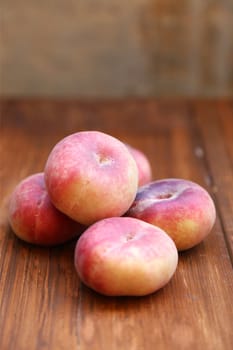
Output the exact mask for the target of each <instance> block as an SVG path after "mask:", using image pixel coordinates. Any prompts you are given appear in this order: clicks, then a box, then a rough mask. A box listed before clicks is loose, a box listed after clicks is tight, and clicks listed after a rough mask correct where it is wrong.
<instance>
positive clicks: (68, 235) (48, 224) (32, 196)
mask: <svg viewBox="0 0 233 350" xmlns="http://www.w3.org/2000/svg"><path fill="white" fill-rule="evenodd" d="M9 222H10V225H11V227H12V229H13V231H14V232H15V234H16V235H17V236H18V237H19V238H21V239H22V240H24V241H27V242H30V243H33V244H38V245H46V246H49V245H56V244H60V243H64V242H66V241H68V240H70V239H72V238H73V237H77V236H79V235H80V234H81V232H82V231H83V230H84V227H83V226H82V225H80V224H78V223H77V222H75V221H73V220H71V219H70V218H68V217H67V216H66V215H64V214H63V213H61V212H60V211H58V210H57V209H56V208H55V207H54V206H53V205H52V203H51V201H50V199H49V196H48V193H47V190H46V188H45V183H44V174H43V173H37V174H34V175H31V176H29V177H27V178H26V179H24V180H23V181H21V182H20V183H19V184H18V185H17V186H16V188H15V190H14V191H13V193H12V194H11V197H10V201H9Z"/></svg>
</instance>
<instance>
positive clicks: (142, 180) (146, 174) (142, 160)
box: [126, 144, 152, 187]
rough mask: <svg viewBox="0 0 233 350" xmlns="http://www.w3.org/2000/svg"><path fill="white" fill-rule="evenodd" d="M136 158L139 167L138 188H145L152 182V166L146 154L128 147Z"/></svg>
mask: <svg viewBox="0 0 233 350" xmlns="http://www.w3.org/2000/svg"><path fill="white" fill-rule="evenodd" d="M126 146H127V147H128V149H129V151H130V153H131V154H132V156H133V157H134V160H135V162H136V164H137V167H138V186H139V187H140V186H143V185H145V184H147V183H149V182H151V180H152V169H151V164H150V161H149V159H148V158H147V156H146V155H145V153H143V152H142V151H141V150H139V149H137V148H134V147H132V146H130V145H128V144H127V145H126Z"/></svg>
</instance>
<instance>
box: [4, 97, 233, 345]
mask: <svg viewBox="0 0 233 350" xmlns="http://www.w3.org/2000/svg"><path fill="white" fill-rule="evenodd" d="M219 106H220V107H219V108H220V112H218V113H221V105H219ZM215 108H216V104H214V103H213V102H208V103H207V102H206V103H196V102H186V101H184V102H182V101H181V100H180V101H174V100H173V101H172V100H171V101H169V100H166V101H165V100H162V101H153V100H150V101H146V100H144V101H134V100H129V101H128V102H127V101H118V102H114V101H111V102H109V101H105V102H102V103H101V102H100V101H98V102H93V103H90V102H80V103H79V102H76V101H67V102H51V101H49V100H48V101H31V102H29V101H26V100H25V101H12V102H7V103H4V105H3V108H2V111H3V112H4V113H2V116H3V123H2V130H1V139H0V145H1V149H2V153H1V164H2V165H3V166H2V167H1V184H2V188H1V192H2V198H3V201H2V202H1V211H0V212H1V215H0V220H1V221H0V224H1V226H0V230H1V233H0V253H1V255H0V279H1V281H0V348H1V349H3V350H5V349H6V350H12V349H16V348H17V350H25V349H33V350H34V349H35V350H42V349H43V350H47V349H49V350H66V349H78V350H87V349H93V350H99V349H103V350H105V349H106V350H108V349H111V350H115V349H119V348H120V349H123V350H126V349H127V350H128V349H129V350H134V349H145V350H150V349H154V348H155V347H156V349H159V350H160V349H161V350H163V349H165V350H166V349H171V348H172V349H174V350H176V349H191V350H192V349H195V350H196V349H197V350H199V349H200V350H202V349H204V348H205V349H207V350H212V349H224V350H228V349H231V347H232V343H233V334H232V320H233V314H232V308H231V305H232V289H233V278H232V277H233V273H232V266H231V262H230V257H229V252H228V249H227V246H226V241H225V238H224V233H225V234H229V233H230V226H229V223H227V222H226V220H228V219H229V217H228V215H229V212H230V209H229V211H228V212H227V214H225V216H224V215H223V213H222V211H223V209H224V208H225V201H226V200H229V198H228V197H227V193H226V192H227V187H224V186H225V185H226V183H225V182H222V183H221V184H222V186H223V188H222V190H221V191H218V192H216V189H215V186H216V184H217V183H216V179H217V180H218V181H220V180H221V172H220V170H219V169H217V168H216V167H217V165H213V164H212V163H213V161H214V157H213V154H214V153H213V152H214V151H215V152H216V151H217V152H218V153H217V155H218V156H220V155H221V157H222V158H223V159H225V160H221V162H222V161H224V164H225V166H226V164H228V162H230V161H229V152H228V151H227V152H226V149H225V147H228V146H229V142H228V141H227V145H228V146H226V145H225V137H223V135H224V134H222V133H221V132H219V131H218V132H217V131H216V127H217V125H218V120H220V119H218V115H217V114H216V116H215V117H214V119H215V121H214V123H213V126H212V129H211V130H210V131H209V129H208V128H207V126H208V120H209V119H210V117H208V116H207V117H205V120H203V118H201V116H202V115H206V114H208V111H210V112H211V113H210V112H209V114H210V115H211V116H212V115H213V114H212V112H213V111H214V110H215ZM135 115H136V117H135ZM119 116H120V117H119ZM142 117H143V118H142ZM142 120H143V122H142ZM58 121H59V123H58ZM221 122H222V121H221ZM216 123H217V124H216ZM97 127H98V129H99V130H103V131H106V132H109V133H112V134H114V135H115V136H118V137H120V138H122V139H123V140H124V141H125V142H129V143H131V144H133V145H134V146H137V147H140V148H142V149H143V150H144V151H145V152H147V153H148V155H149V157H150V160H151V162H152V164H153V170H154V176H155V178H161V177H183V178H189V179H191V180H193V181H196V182H198V183H200V184H201V185H202V186H204V187H205V188H206V189H207V190H208V191H209V192H210V194H211V195H213V197H214V199H215V200H216V204H217V208H218V214H219V215H218V218H217V221H216V225H215V227H214V229H213V232H212V233H211V234H210V235H209V236H208V237H207V238H206V239H205V240H204V242H202V243H201V244H200V245H198V246H197V247H195V248H193V249H191V250H189V251H187V252H183V253H181V254H180V256H179V265H178V269H177V271H176V273H175V276H174V278H173V279H172V280H171V282H170V283H169V284H168V285H167V286H166V287H165V288H163V289H162V290H160V291H158V292H157V293H154V294H152V295H150V296H146V297H141V298H135V297H134V298H130V297H127V298H123V297H122V298H110V297H104V296H101V295H98V294H97V293H95V292H93V291H91V290H90V289H88V288H87V287H85V286H83V285H82V284H81V283H80V282H79V279H78V277H77V275H76V273H75V270H74V266H73V252H74V246H75V241H74V242H71V243H68V244H65V245H64V246H61V247H56V248H50V249H47V248H40V247H33V246H31V245H29V244H26V243H23V242H21V241H20V240H18V239H17V238H16V237H15V236H14V235H13V233H12V231H11V230H10V229H9V226H8V223H7V217H6V215H7V201H8V196H9V194H10V192H11V191H12V189H13V188H14V186H15V185H16V183H17V182H18V181H19V180H20V179H22V178H23V177H25V176H26V175H28V174H30V173H32V172H36V171H41V170H42V169H43V166H44V163H45V161H46V158H47V155H48V153H49V151H50V149H51V147H52V145H53V144H54V143H55V142H56V141H57V140H58V139H59V138H61V137H63V136H65V135H66V134H67V133H71V132H74V131H77V130H80V129H84V128H85V129H89V128H90V129H91V128H97ZM140 127H141V130H142V132H141V133H140ZM216 134H217V141H216V142H215V143H214V144H213V143H212V141H211V140H212V136H213V135H214V136H216ZM220 141H221V142H222V143H223V144H224V147H222V148H221V146H220V144H219V143H220ZM212 148H213V149H214V151H212ZM221 152H222V153H223V154H222V153H221ZM224 157H225V158H224ZM226 159H228V160H226ZM220 165H221V164H220ZM228 165H229V164H228ZM228 165H227V166H228ZM227 169H228V168H227ZM222 174H223V175H224V174H225V173H224V171H223V172H222ZM212 179H213V180H214V182H212V181H210V180H212ZM224 179H225V177H224ZM221 181H222V180H221ZM224 181H225V180H224ZM228 181H229V182H228V183H227V184H228V185H230V184H231V188H232V184H233V180H232V179H231V178H230V177H229V178H228ZM217 185H218V184H217ZM227 203H228V202H227ZM223 231H224V232H223Z"/></svg>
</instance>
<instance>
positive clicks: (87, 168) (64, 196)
mask: <svg viewBox="0 0 233 350" xmlns="http://www.w3.org/2000/svg"><path fill="white" fill-rule="evenodd" d="M45 181H46V185H47V189H48V192H49V195H50V198H51V200H52V202H53V204H54V205H55V206H56V207H57V208H58V209H59V210H61V211H62V212H64V213H65V214H66V215H68V216H69V217H71V218H73V219H74V220H77V221H78V222H81V223H82V224H84V225H90V224H92V223H94V222H96V221H98V220H100V219H103V218H107V217H111V216H121V215H123V214H124V213H125V212H126V211H127V210H128V209H129V207H130V205H131V204H132V202H133V200H134V198H135V195H136V192H137V188H138V169H137V165H136V162H135V160H134V159H133V157H132V155H131V154H130V152H129V151H128V149H127V147H126V146H125V145H124V144H123V143H122V142H121V141H119V140H118V139H116V138H114V137H112V136H110V135H108V134H105V133H102V132H99V131H81V132H77V133H75V134H72V135H69V136H67V137H65V138H64V139H63V140H61V141H60V142H59V143H58V144H56V145H55V147H54V148H53V150H52V151H51V153H50V155H49V157H48V160H47V163H46V167H45Z"/></svg>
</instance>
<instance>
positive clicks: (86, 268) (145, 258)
mask: <svg viewBox="0 0 233 350" xmlns="http://www.w3.org/2000/svg"><path fill="white" fill-rule="evenodd" d="M177 263H178V253H177V249H176V246H175V244H174V242H173V241H172V240H171V238H170V237H169V236H168V235H167V234H166V233H165V232H164V231H163V230H161V229H160V228H157V227H155V226H153V225H150V224H148V223H146V222H143V221H141V220H138V219H134V218H126V217H115V218H108V219H104V220H101V221H99V222H97V223H95V224H93V225H92V226H90V227H89V228H88V229H87V230H86V231H85V232H84V233H83V235H82V236H81V237H80V239H79V240H78V242H77V245H76V248H75V258H74V264H75V268H76V271H77V273H78V275H79V277H80V279H81V281H83V283H84V284H86V285H87V286H88V287H90V288H92V289H93V290H95V291H97V292H99V293H101V294H104V295H108V296H123V295H124V296H130V295H131V296H142V295H147V294H150V293H153V292H155V291H156V290H158V289H160V288H162V287H163V286H165V285H166V284H167V283H168V281H169V280H170V279H171V277H172V276H173V274H174V272H175V270H176V267H177Z"/></svg>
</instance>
